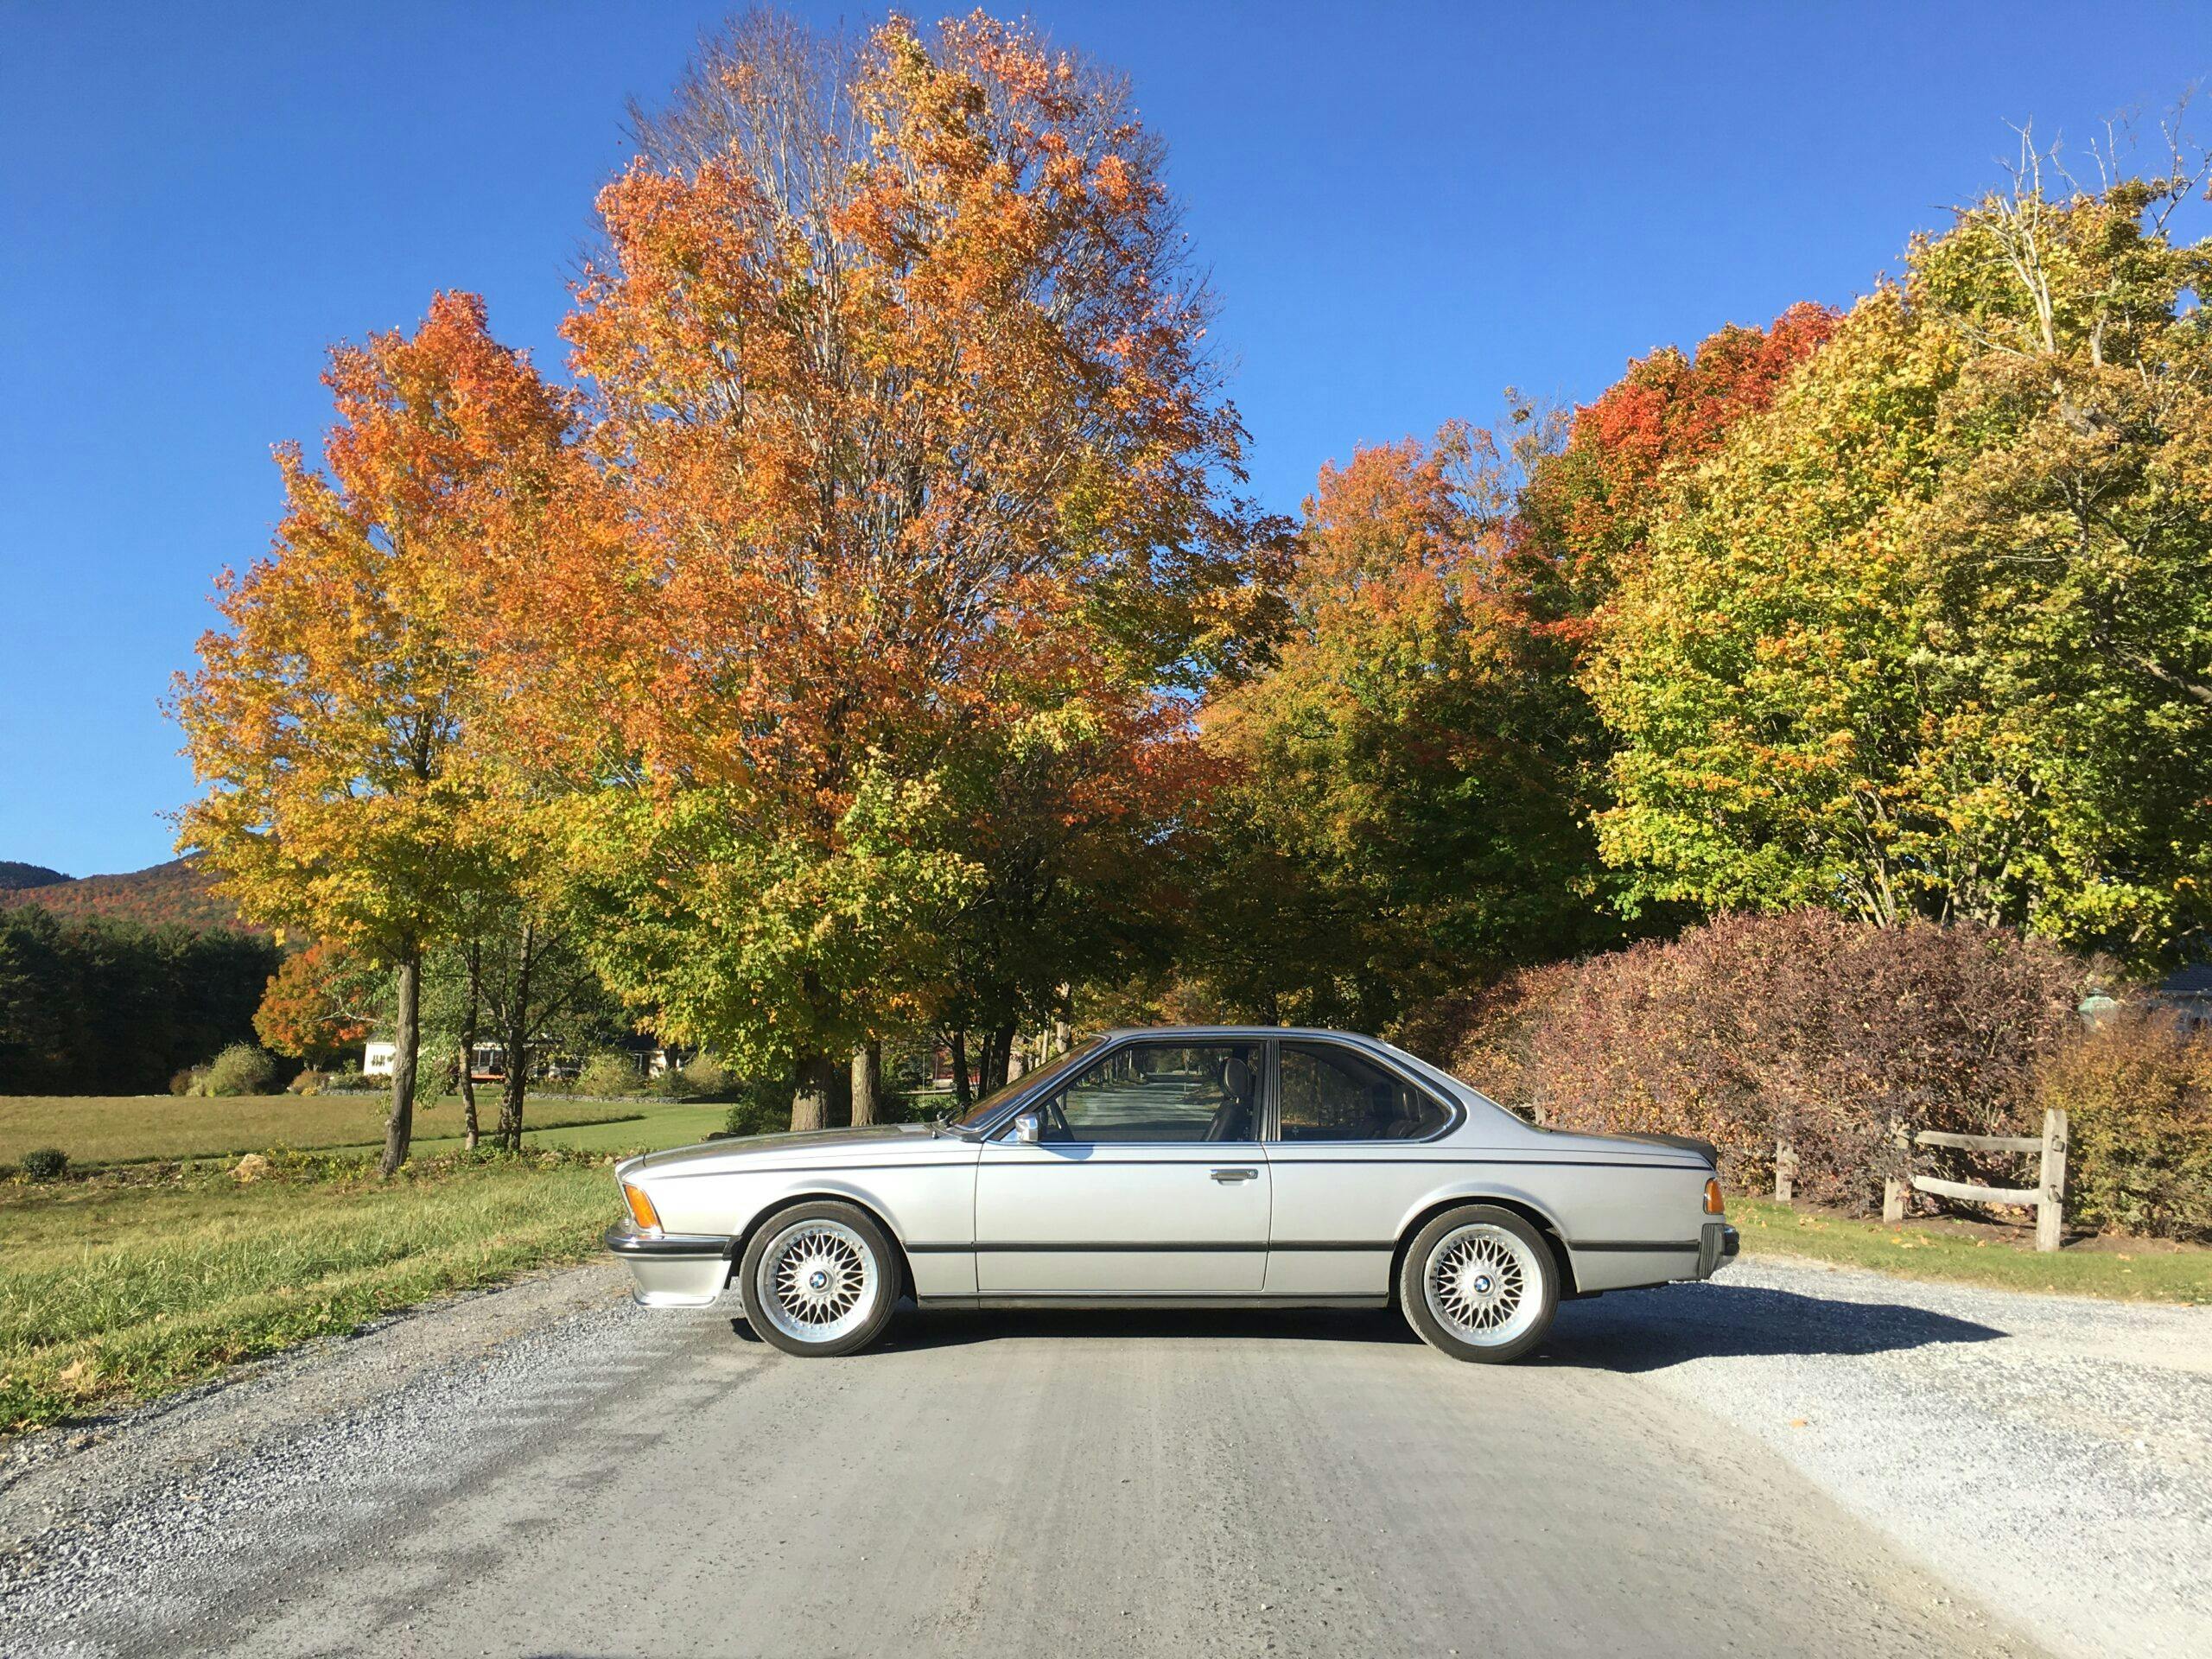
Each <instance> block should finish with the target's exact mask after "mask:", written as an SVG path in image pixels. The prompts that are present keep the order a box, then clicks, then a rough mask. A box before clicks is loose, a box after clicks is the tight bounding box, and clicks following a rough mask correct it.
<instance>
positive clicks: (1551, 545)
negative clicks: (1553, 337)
mask: <svg viewBox="0 0 2212 1659" xmlns="http://www.w3.org/2000/svg"><path fill="white" fill-rule="evenodd" d="M1835 324H1836V314H1835V313H1834V311H1832V310H1830V309H1828V308H1827V307H1825V306H1820V305H1815V304H1812V303H1810V302H1800V303H1798V304H1796V305H1793V306H1791V307H1790V308H1789V309H1788V310H1786V311H1784V312H1783V314H1782V315H1780V316H1778V317H1777V318H1776V319H1775V320H1774V321H1773V322H1772V323H1770V324H1769V325H1768V326H1767V327H1764V328H1758V327H1747V326H1745V325H1743V324H1739V323H1729V324H1727V325H1726V326H1725V327H1721V328H1719V329H1718V330H1716V331H1715V332H1714V333H1713V334H1708V335H1707V337H1706V338H1705V339H1704V340H1701V341H1700V342H1699V344H1698V346H1697V347H1696V348H1695V350H1694V351H1691V352H1684V351H1682V350H1681V348H1680V347H1678V346H1662V347H1661V348H1660V349H1659V350H1657V351H1656V352H1653V353H1650V354H1649V355H1648V356H1645V357H1642V358H1638V359H1635V360H1634V361H1632V362H1630V365H1629V366H1628V372H1627V373H1626V374H1624V375H1623V376H1622V377H1621V378H1620V379H1619V380H1618V381H1616V382H1614V384H1613V385H1611V386H1608V387H1607V388H1606V389H1605V391H1603V392H1602V393H1600V394H1599V397H1597V398H1596V399H1595V400H1594V401H1592V402H1591V403H1589V404H1585V405H1584V406H1583V407H1581V408H1580V409H1578V410H1576V411H1575V413H1574V420H1573V427H1572V429H1571V430H1570V432H1569V433H1568V435H1567V442H1565V444H1564V445H1562V446H1561V447H1560V448H1559V449H1558V450H1557V451H1556V452H1554V453H1551V454H1545V455H1543V456H1541V457H1540V458H1539V459H1538V460H1537V461H1536V462H1535V465H1534V467H1532V468H1531V469H1530V473H1529V481H1528V486H1527V487H1526V488H1525V489H1524V490H1523V491H1522V492H1521V493H1520V497H1519V499H1518V501H1517V503H1516V507H1517V511H1518V515H1519V522H1518V524H1516V526H1515V527H1514V533H1513V536H1512V539H1511V543H1510V556H1511V558H1512V561H1513V565H1514V575H1515V577H1516V583H1515V585H1516V590H1517V600H1518V603H1519V604H1520V606H1521V607H1522V609H1523V610H1524V611H1525V612H1526V613H1527V614H1528V617H1529V622H1530V624H1531V625H1532V626H1533V627H1535V629H1536V630H1538V631H1539V632H1548V633H1549V634H1551V635H1552V636H1553V637H1554V638H1555V639H1558V640H1560V642H1561V643H1562V644H1563V645H1565V646H1567V651H1568V654H1569V657H1570V659H1579V658H1580V653H1581V652H1582V650H1583V649H1584V648H1585V646H1586V644H1587V642H1588V640H1589V639H1590V637H1591V635H1592V632H1593V631H1594V630H1595V628H1596V626H1598V618H1599V613H1601V612H1602V611H1603V609H1604V607H1605V604H1606V601H1608V600H1610V599H1611V596H1612V595H1613V594H1614V593H1615V592H1616V591H1617V590H1618V588H1619V587H1620V585H1621V583H1622V582H1624V581H1625V580H1627V579H1628V578H1629V577H1630V576H1632V575H1635V574H1636V573H1637V572H1638V571H1639V570H1640V569H1642V568H1643V560H1644V556H1645V555H1644V541H1645V538H1646V537H1647V536H1648V535H1649V532H1650V526H1651V522H1652V520H1653V518H1655V517H1656V515H1657V514H1658V512H1659V511H1660V508H1661V505H1662V501H1663V500H1664V499H1665V497H1664V493H1663V487H1662V486H1663V484H1664V481H1665V480H1666V478H1667V475H1668V474H1669V470H1670V469H1679V468H1681V467H1686V466H1693V465H1694V464H1695V463H1696V462H1698V461H1700V460H1702V459H1703V458H1704V457H1705V456H1706V455H1707V454H1710V453H1712V451H1713V449H1714V448H1717V447H1718V446H1719V443H1720V442H1721V440H1722V439H1723V438H1724V437H1725V436H1726V435H1727V433H1728V431H1729V429H1731V428H1732V427H1733V426H1734V425H1735V424H1736V423H1737V422H1738V421H1740V420H1742V419H1743V418H1744V417H1745V416H1746V415H1751V414H1756V413H1758V411H1759V410H1764V408H1766V407H1767V405H1768V404H1771V403H1772V402H1773V401H1774V398H1775V396H1776V394H1777V392H1778V391H1780V390H1781V387H1782V385H1783V381H1784V379H1785V378H1787V377H1788V376H1789V372H1791V371H1792V370H1793V369H1795V368H1796V365H1798V364H1800V363H1802V362H1803V361H1804V360H1805V359H1807V358H1808V357H1810V356H1811V355H1812V354H1813V353H1815V351H1817V350H1818V349H1819V348H1820V346H1821V343H1822V342H1823V341H1825V340H1827V337H1828V335H1829V334H1832V333H1833V332H1834V328H1835Z"/></svg>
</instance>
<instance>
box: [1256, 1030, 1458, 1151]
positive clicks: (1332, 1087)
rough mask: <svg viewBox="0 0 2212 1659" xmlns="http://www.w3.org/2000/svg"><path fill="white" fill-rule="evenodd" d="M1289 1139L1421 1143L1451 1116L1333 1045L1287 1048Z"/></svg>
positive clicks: (1285, 1128) (1285, 1119)
mask: <svg viewBox="0 0 2212 1659" xmlns="http://www.w3.org/2000/svg"><path fill="white" fill-rule="evenodd" d="M1281 1067H1282V1071H1281V1076H1282V1114H1281V1116H1282V1138H1283V1139H1284V1140H1286V1141H1418V1140H1421V1138H1422V1137H1424V1136H1426V1135H1433V1134H1435V1133H1436V1132H1437V1130H1439V1129H1440V1128H1443V1127H1444V1125H1445V1124H1446V1122H1448V1121H1449V1117H1450V1114H1449V1113H1447V1112H1446V1110H1445V1109H1444V1108H1443V1107H1442V1106H1441V1105H1440V1104H1438V1103H1437V1102H1436V1101H1434V1100H1433V1099H1432V1098H1431V1097H1430V1096H1427V1095H1426V1094H1424V1093H1422V1092H1421V1090H1418V1089H1416V1088H1414V1086H1413V1084H1409V1083H1408V1082H1406V1081H1405V1080H1404V1079H1403V1078H1402V1077H1399V1076H1398V1075H1397V1074H1396V1073H1395V1072H1394V1071H1389V1070H1388V1069H1387V1068H1385V1067H1383V1066H1381V1065H1376V1063H1375V1062H1374V1061H1373V1060H1370V1059H1369V1058H1367V1057H1366V1056H1365V1055H1363V1054H1362V1053H1360V1052H1357V1050H1354V1049H1349V1048H1339V1047H1338V1046H1336V1045H1334V1044H1332V1043H1285V1044H1284V1045H1283V1046H1282V1058H1281Z"/></svg>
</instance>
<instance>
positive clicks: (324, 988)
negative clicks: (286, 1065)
mask: <svg viewBox="0 0 2212 1659" xmlns="http://www.w3.org/2000/svg"><path fill="white" fill-rule="evenodd" d="M376 990H377V988H376V986H375V985H374V983H373V982H372V976H371V975H370V973H369V971H368V970H367V969H366V968H365V964H363V963H360V962H359V961H357V960H355V959H354V958H353V957H351V956H349V955H347V954H346V951H344V950H341V949H340V948H339V947H338V946H337V945H335V944H332V943H330V942H329V941H327V940H317V941H316V942H315V944H310V945H308V947H307V948H306V949H305V950H295V951H293V952H291V953H290V954H289V955H288V956H287V957H285V958H284V960H283V965H282V966H280V967H279V968H278V969H277V971H276V972H275V973H273V974H271V975H270V976H269V988H268V989H267V990H266V991H264V993H263V994H262V998H261V1006H260V1007H258V1008H257V1009H255V1010H254V1014H253V1029H254V1034H255V1035H256V1036H257V1037H259V1038H260V1039H261V1046H263V1047H264V1048H266V1049H268V1050H269V1051H270V1052H271V1053H275V1054H285V1055H289V1056H290V1057H291V1058H294V1059H298V1060H304V1061H306V1062H307V1063H308V1065H312V1066H320V1067H321V1068H323V1069H325V1070H333V1069H335V1068H336V1067H337V1066H338V1065H340V1063H341V1062H343V1061H344V1059H345V1058H346V1056H347V1054H348V1053H349V1052H351V1051H353V1050H354V1049H356V1048H358V1047H359V1046H360V1044H361V1042H362V1041H363V1040H364V1039H365V1038H366V1037H367V1036H368V1035H369V1033H370V1032H371V1030H372V1028H373V1027H374V1026H375V1024H376V1016H377V1010H376V1007H375V998H376Z"/></svg>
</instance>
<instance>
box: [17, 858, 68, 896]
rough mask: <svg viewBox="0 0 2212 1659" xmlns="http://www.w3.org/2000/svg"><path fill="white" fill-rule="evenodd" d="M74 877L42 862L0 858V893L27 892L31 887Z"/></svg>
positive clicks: (49, 884)
mask: <svg viewBox="0 0 2212 1659" xmlns="http://www.w3.org/2000/svg"><path fill="white" fill-rule="evenodd" d="M74 879H75V878H74V877H72V876H67V875H64V874H61V872H60V871H59V870H49V869H48V868H46V866H45V865H43V864H19V863H17V862H16V861H15V860H14V859H12V858H0V893H27V892H29V890H30V889H31V888H33V887H52V886H54V884H55V883H56V882H58V881H68V880H74Z"/></svg>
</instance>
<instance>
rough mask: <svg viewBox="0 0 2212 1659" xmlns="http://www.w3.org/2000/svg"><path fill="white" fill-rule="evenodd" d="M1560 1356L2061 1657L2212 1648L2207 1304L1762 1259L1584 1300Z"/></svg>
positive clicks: (2161, 1655)
mask: <svg viewBox="0 0 2212 1659" xmlns="http://www.w3.org/2000/svg"><path fill="white" fill-rule="evenodd" d="M1670 1315H1671V1316H1673V1317H1669V1316H1670ZM1660 1326H1663V1329H1660V1328H1655V1327H1660ZM1631 1347H1635V1348H1638V1349H1641V1351H1642V1353H1643V1357H1642V1359H1641V1360H1634V1359H1630V1358H1628V1357H1627V1351H1628V1350H1630V1348H1631ZM1550 1352H1551V1356H1552V1359H1553V1362H1554V1363H1561V1364H1573V1363H1595V1364H1602V1365H1605V1366H1608V1367H1615V1366H1618V1365H1621V1364H1623V1363H1628V1364H1630V1365H1631V1366H1633V1367H1636V1368H1637V1369H1642V1370H1643V1371H1644V1374H1645V1376H1647V1377H1648V1378H1649V1381H1651V1382H1652V1383H1655V1384H1656V1386H1658V1387H1659V1388H1661V1389H1665V1390H1666V1391H1668V1392H1669V1393H1670V1394H1673V1395H1676V1396H1678V1397H1680V1398H1681V1399H1684V1400H1687V1401H1691V1402H1694V1403H1696V1404H1697V1405H1698V1406H1700V1407H1701V1408H1704V1409H1705V1410H1707V1411H1710V1412H1712V1413H1714V1414H1717V1415H1719V1416H1720V1417H1721V1418H1723V1419H1724V1420H1726V1421H1728V1422H1730V1423H1732V1424H1733V1425H1735V1426H1736V1427H1738V1428H1740V1429H1743V1430H1744V1431H1745V1432H1746V1433H1750V1434H1752V1435H1755V1436H1757V1437H1758V1439H1759V1440H1761V1441H1763V1442H1764V1443H1765V1444H1766V1445H1767V1446H1770V1448H1772V1449H1773V1450H1774V1451H1775V1452H1778V1453H1780V1454H1781V1455H1782V1456H1783V1458H1784V1459H1786V1460H1787V1461H1788V1462H1789V1463H1790V1464H1791V1465H1794V1466H1795V1467H1796V1468H1797V1469H1798V1470H1800V1471H1802V1472H1803V1473H1805V1474H1806V1475H1808V1476H1809V1477H1810V1478H1812V1480H1813V1482H1814V1483H1815V1484H1816V1485H1818V1486H1820V1487H1821V1489H1822V1490H1823V1491H1826V1492H1827V1493H1828V1494H1829V1495H1830V1496H1831V1497H1834V1498H1836V1499H1837V1500H1838V1501H1839V1502H1840V1503H1842V1504H1843V1505H1844V1506H1845V1507H1846V1508H1847V1509H1848V1510H1853V1511H1854V1512H1855V1513H1857V1514H1859V1515H1860V1516H1864V1517H1865V1518H1866V1519H1867V1520H1868V1521H1870V1522H1872V1523H1873V1524H1875V1525H1876V1526H1878V1528H1880V1529H1882V1530H1883V1531H1885V1532H1886V1533H1887V1534H1888V1535H1890V1536H1891V1538H1893V1539H1895V1540H1896V1541H1898V1542H1899V1543H1901V1544H1902V1545H1904V1547H1905V1548H1907V1549H1908V1550H1909V1551H1910V1553H1911V1554H1914V1555H1915V1556H1916V1557H1917V1558H1918V1559H1919V1560H1922V1561H1923V1562H1924V1563H1925V1564H1926V1565H1928V1566H1929V1567H1930V1568H1931V1569H1932V1570H1934V1571H1935V1572H1936V1573H1939V1574H1941V1575H1942V1577H1944V1578H1945V1579H1947V1580H1950V1581H1951V1582H1952V1583H1955V1584H1958V1585H1961V1586H1964V1587H1967V1588H1968V1589H1971V1590H1973V1591H1975V1592H1979V1593H1980V1595H1981V1596H1982V1597H1983V1598H1984V1599H1985V1600H1986V1601H1987V1602H1989V1603H1990V1604H1991V1605H1994V1606H1999V1607H2002V1608H2003V1609H2004V1610H2005V1611H2006V1612H2007V1613H2009V1614H2011V1615H2012V1617H2013V1618H2015V1619H2016V1620H2018V1622H2019V1623H2020V1624H2021V1625H2022V1626H2023V1627H2024V1628H2025V1629H2026V1630H2029V1631H2030V1632H2031V1633H2032V1634H2034V1635H2035V1636H2037V1637H2039V1638H2040V1639H2042V1640H2043V1641H2044V1642H2045V1643H2048V1644H2049V1645H2050V1646H2051V1647H2053V1648H2055V1649H2059V1650H2061V1651H2065V1652H2071V1653H2077V1654H2083V1655H2100V1656H2102V1655H2111V1656H2158V1659H2166V1656H2173V1659H2183V1656H2188V1659H2203V1656H2205V1655H2207V1654H2212V1307H2168V1306H2152V1305H2148V1304H2138V1303H2121V1302H2112V1301H2105V1300H2090V1299H2087V1298H2079V1297H2069V1296H2051V1295H2031V1294H2020V1293H2018V1292H2013V1291H2000V1290H1985V1289H1979V1288H1974V1287H1961V1286H1949V1285H1938V1284H1927V1283H1921V1282H1917V1281H1907V1280H1902V1279H1895V1278H1890V1277H1887V1276H1885V1275H1883V1274H1872V1273H1866V1272H1861V1271H1858V1270H1855V1269H1850V1268H1834V1267H1830V1266H1827V1265H1826V1264H1825V1263H1821V1262H1803V1261H1799V1260H1795V1259H1791V1258H1784V1257H1777V1256H1762V1257H1759V1258H1757V1259H1752V1260H1746V1261H1744V1262H1739V1263H1738V1265H1737V1266H1735V1267H1734V1268H1731V1269H1730V1270H1729V1271H1728V1272H1727V1273H1726V1274H1723V1275H1722V1276H1721V1277H1720V1278H1719V1279H1718V1280H1716V1281H1713V1282H1712V1283H1710V1284H1707V1285H1678V1286H1673V1287H1669V1289H1667V1290H1666V1291H1663V1292H1642V1293H1637V1294H1634V1295H1632V1296H1624V1297H1610V1296H1609V1297H1605V1298H1603V1299H1601V1300H1598V1301H1595V1302H1591V1303H1584V1304H1579V1305H1574V1306H1570V1307H1569V1308H1568V1309H1567V1311H1566V1314H1565V1316H1564V1317H1562V1319H1560V1325H1559V1335H1558V1337H1557V1338H1556V1339H1555V1340H1554V1343H1553V1344H1551V1345H1550Z"/></svg>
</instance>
